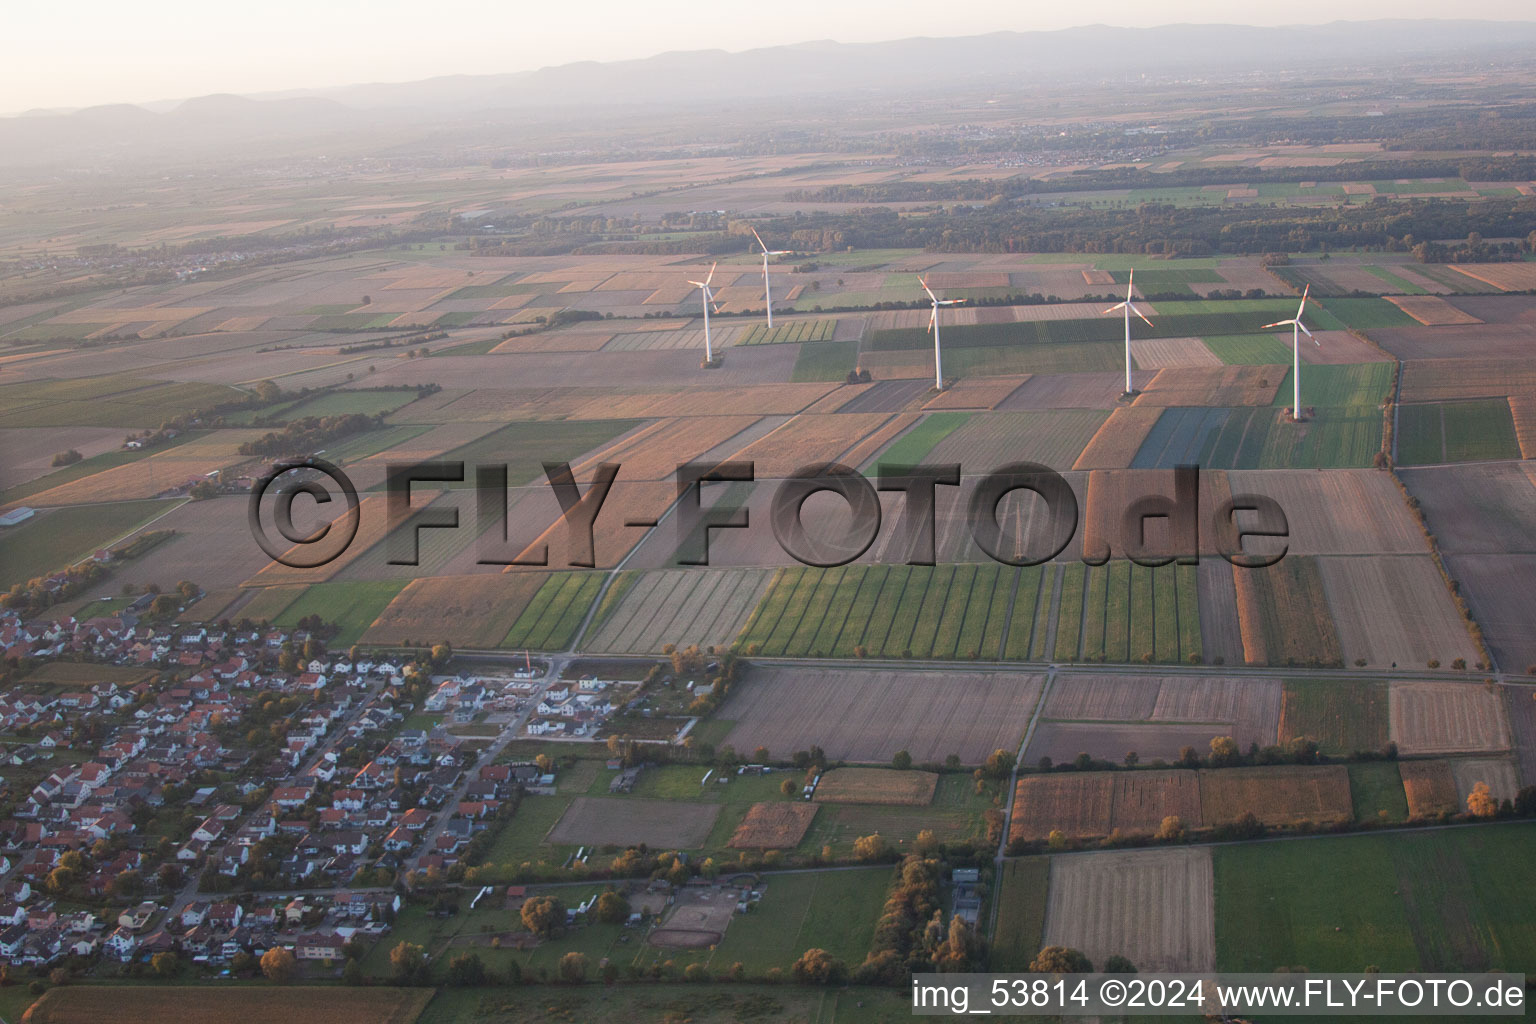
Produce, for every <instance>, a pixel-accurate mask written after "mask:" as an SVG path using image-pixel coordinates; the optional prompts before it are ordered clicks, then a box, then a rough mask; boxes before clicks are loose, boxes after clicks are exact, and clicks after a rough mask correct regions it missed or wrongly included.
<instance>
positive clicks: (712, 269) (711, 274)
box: [704, 262, 720, 286]
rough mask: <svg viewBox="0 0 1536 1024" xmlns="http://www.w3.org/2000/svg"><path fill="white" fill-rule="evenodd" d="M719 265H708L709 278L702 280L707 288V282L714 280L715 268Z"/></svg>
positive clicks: (716, 263)
mask: <svg viewBox="0 0 1536 1024" xmlns="http://www.w3.org/2000/svg"><path fill="white" fill-rule="evenodd" d="M719 265H720V264H719V263H718V262H715V263H711V264H710V265H709V276H708V277H706V278H704V284H705V285H706V286H708V284H709V282H711V281H713V280H714V279H715V268H716V267H718V266H719Z"/></svg>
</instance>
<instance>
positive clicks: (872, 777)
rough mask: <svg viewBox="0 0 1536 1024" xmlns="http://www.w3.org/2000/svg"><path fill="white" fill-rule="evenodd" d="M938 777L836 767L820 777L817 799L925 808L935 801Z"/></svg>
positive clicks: (890, 770)
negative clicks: (934, 795)
mask: <svg viewBox="0 0 1536 1024" xmlns="http://www.w3.org/2000/svg"><path fill="white" fill-rule="evenodd" d="M938 785H939V777H938V776H937V775H935V774H934V773H932V772H920V771H897V770H895V769H894V768H833V769H832V770H831V771H829V772H827V773H826V774H825V775H823V776H822V777H821V782H820V783H818V784H817V786H816V793H815V799H816V800H817V801H818V802H820V803H826V804H899V805H903V806H907V805H910V806H914V807H922V806H924V805H926V804H928V803H930V802H932V800H933V794H934V791H935V790H936V789H937V788H938Z"/></svg>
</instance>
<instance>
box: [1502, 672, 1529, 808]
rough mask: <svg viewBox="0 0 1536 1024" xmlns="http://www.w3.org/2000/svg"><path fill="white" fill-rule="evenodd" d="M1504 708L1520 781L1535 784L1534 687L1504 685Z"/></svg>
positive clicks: (1525, 783)
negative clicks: (1513, 743)
mask: <svg viewBox="0 0 1536 1024" xmlns="http://www.w3.org/2000/svg"><path fill="white" fill-rule="evenodd" d="M1504 708H1505V710H1506V711H1507V712H1508V713H1509V731H1510V735H1511V737H1512V738H1513V739H1514V742H1515V757H1516V759H1517V760H1518V761H1519V764H1520V781H1521V782H1522V783H1523V784H1524V785H1527V786H1536V687H1532V686H1514V685H1508V684H1506V685H1505V686H1504Z"/></svg>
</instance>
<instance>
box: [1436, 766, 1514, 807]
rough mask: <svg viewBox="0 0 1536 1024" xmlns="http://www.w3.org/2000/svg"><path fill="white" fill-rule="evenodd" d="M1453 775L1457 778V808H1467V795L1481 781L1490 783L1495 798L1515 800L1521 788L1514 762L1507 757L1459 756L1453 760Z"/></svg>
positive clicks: (1489, 786) (1489, 787) (1469, 794)
mask: <svg viewBox="0 0 1536 1024" xmlns="http://www.w3.org/2000/svg"><path fill="white" fill-rule="evenodd" d="M1451 777H1452V778H1454V779H1455V780H1456V804H1457V810H1461V811H1465V810H1466V809H1467V797H1469V796H1471V795H1472V787H1473V786H1475V785H1477V784H1478V783H1479V782H1486V783H1488V791H1489V792H1490V793H1491V794H1492V795H1493V798H1494V799H1495V800H1499V801H1504V800H1513V799H1514V798H1515V793H1516V792H1518V791H1519V789H1520V783H1519V781H1518V779H1517V776H1516V774H1515V765H1514V762H1513V761H1511V760H1509V758H1506V757H1458V758H1456V759H1455V760H1454V761H1452V762H1451Z"/></svg>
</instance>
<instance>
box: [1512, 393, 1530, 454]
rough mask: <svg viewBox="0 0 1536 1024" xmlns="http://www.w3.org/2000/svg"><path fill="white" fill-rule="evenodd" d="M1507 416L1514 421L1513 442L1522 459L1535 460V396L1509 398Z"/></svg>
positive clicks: (1513, 396)
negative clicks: (1518, 444)
mask: <svg viewBox="0 0 1536 1024" xmlns="http://www.w3.org/2000/svg"><path fill="white" fill-rule="evenodd" d="M1509 414H1510V417H1511V418H1512V419H1513V420H1514V421H1515V440H1516V441H1518V442H1519V443H1520V457H1521V458H1522V459H1536V394H1524V393H1522V394H1518V395H1510V396H1509Z"/></svg>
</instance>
